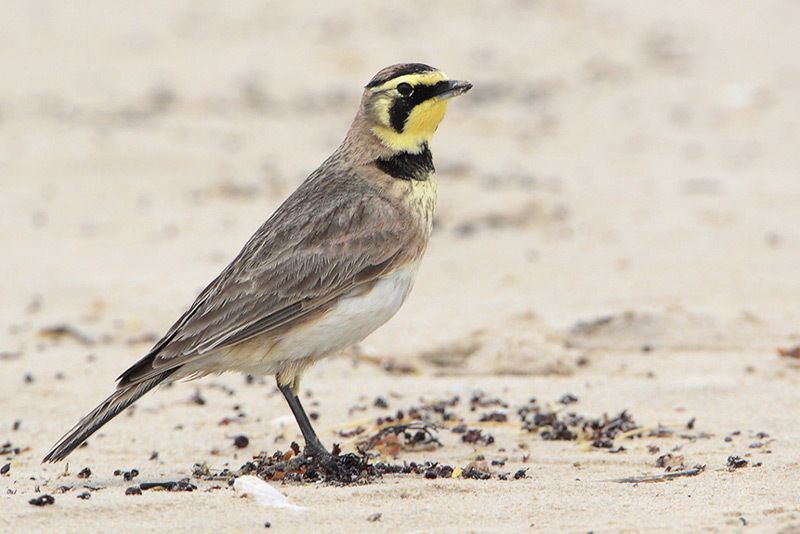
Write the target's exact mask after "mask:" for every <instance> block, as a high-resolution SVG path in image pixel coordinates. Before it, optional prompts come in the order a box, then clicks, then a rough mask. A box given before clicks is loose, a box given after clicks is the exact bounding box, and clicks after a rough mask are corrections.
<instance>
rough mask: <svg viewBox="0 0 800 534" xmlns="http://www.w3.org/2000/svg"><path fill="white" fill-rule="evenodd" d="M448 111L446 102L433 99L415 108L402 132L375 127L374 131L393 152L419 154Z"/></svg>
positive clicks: (386, 127)
mask: <svg viewBox="0 0 800 534" xmlns="http://www.w3.org/2000/svg"><path fill="white" fill-rule="evenodd" d="M446 110H447V101H446V100H437V99H436V98H432V99H430V100H426V101H425V102H423V103H421V104H419V105H417V106H415V107H414V109H413V110H412V111H411V114H410V115H409V116H408V119H407V120H406V125H405V128H404V129H403V131H402V132H398V131H396V130H395V129H394V128H392V127H391V126H374V127H373V128H372V131H373V132H374V133H375V135H377V136H378V138H379V139H380V140H381V142H382V143H383V144H384V145H386V146H387V147H389V148H391V149H392V150H397V151H403V152H412V153H414V152H419V151H420V150H422V145H423V144H425V143H428V142H430V140H431V138H432V137H433V134H434V133H435V132H436V128H438V127H439V123H440V122H442V119H443V118H444V114H445V111H446ZM387 116H388V112H387ZM387 122H388V121H387Z"/></svg>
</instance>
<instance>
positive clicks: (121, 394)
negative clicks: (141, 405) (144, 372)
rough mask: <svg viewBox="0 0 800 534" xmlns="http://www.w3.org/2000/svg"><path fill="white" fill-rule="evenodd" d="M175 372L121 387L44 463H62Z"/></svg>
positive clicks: (65, 438)
mask: <svg viewBox="0 0 800 534" xmlns="http://www.w3.org/2000/svg"><path fill="white" fill-rule="evenodd" d="M174 371H175V370H174V369H170V370H169V371H165V372H164V373H162V374H160V375H156V376H154V377H152V378H149V379H147V380H143V381H141V382H138V383H134V384H127V385H124V386H120V387H118V388H117V390H116V391H115V392H114V393H112V394H111V395H110V396H109V397H108V398H107V399H106V400H104V401H103V402H102V403H100V405H99V406H98V407H97V408H95V409H94V410H92V411H91V413H89V414H88V415H86V416H85V417H84V418H83V419H81V420H80V421H79V422H78V424H77V425H75V426H74V427H73V428H72V430H70V431H69V432H67V433H66V434H65V435H64V436H63V437H62V438H61V439H60V440H58V443H56V444H55V445H53V448H52V449H50V452H48V453H47V456H45V457H44V460H42V463H44V462H60V461H61V460H63V459H64V458H66V457H67V456H68V455H69V454H70V453H71V452H72V451H74V450H75V449H76V448H78V447H79V446H80V445H81V443H83V442H84V441H86V440H87V439H88V438H89V436H91V435H92V434H94V433H95V432H96V431H97V430H98V429H99V428H100V427H102V426H103V425H104V424H106V423H107V422H109V421H110V420H111V419H113V418H114V417H115V416H116V415H117V414H118V413H120V412H121V411H122V410H124V409H125V408H127V407H128V406H130V405H131V404H133V403H134V402H136V401H137V400H138V399H139V398H140V397H141V396H142V395H144V394H145V393H147V392H148V391H150V390H151V389H153V388H154V387H156V386H157V385H158V384H160V383H161V382H163V381H164V380H165V379H166V378H168V377H169V375H171V374H172V373H173V372H174Z"/></svg>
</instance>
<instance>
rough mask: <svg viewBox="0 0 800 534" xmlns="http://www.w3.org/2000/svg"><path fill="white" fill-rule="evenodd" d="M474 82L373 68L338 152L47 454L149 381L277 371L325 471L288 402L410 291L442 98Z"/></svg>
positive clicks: (60, 449) (69, 443)
mask: <svg viewBox="0 0 800 534" xmlns="http://www.w3.org/2000/svg"><path fill="white" fill-rule="evenodd" d="M471 88H472V84H471V83H469V82H466V81H460V80H452V79H450V78H449V77H448V76H447V75H446V74H444V73H443V72H442V71H440V70H439V69H436V68H434V67H431V66H428V65H425V64H422V63H400V64H396V65H392V66H389V67H386V68H384V69H382V70H380V71H379V72H378V73H377V74H376V75H375V76H374V77H373V78H372V79H371V80H370V82H369V83H367V85H366V86H365V87H364V91H363V94H362V97H361V102H360V106H359V108H358V111H357V113H356V116H355V118H354V119H353V122H352V124H351V126H350V129H349V131H348V133H347V135H346V136H345V138H344V141H342V143H341V144H340V145H339V147H338V148H337V149H336V150H335V151H334V152H333V153H332V154H331V155H330V156H329V157H328V158H327V159H326V160H325V161H324V162H323V163H322V164H321V165H320V166H319V167H318V168H317V169H316V170H315V171H314V172H312V173H311V174H310V175H309V176H308V178H306V179H305V180H304V181H303V182H302V183H301V184H300V186H299V187H298V188H297V189H296V190H295V191H294V192H293V193H292V194H291V195H290V196H289V197H288V198H287V199H286V200H285V201H284V202H283V203H282V204H281V205H280V206H279V207H278V209H277V210H276V211H275V212H274V213H273V214H272V215H271V216H270V217H269V218H268V219H267V221H266V222H265V223H264V224H263V225H262V226H261V227H260V228H258V230H257V231H256V232H255V234H253V236H252V237H251V238H250V239H249V240H248V241H247V242H246V243H245V245H244V247H243V248H242V250H241V251H240V252H239V254H238V255H237V256H236V257H235V258H234V259H233V260H232V261H231V262H230V264H228V265H227V267H225V268H224V269H223V271H222V272H221V273H220V274H219V275H218V276H217V277H216V278H215V279H214V280H213V281H212V282H211V283H210V284H208V286H206V287H205V289H203V291H201V292H200V294H199V295H198V297H197V298H196V300H195V301H194V303H193V304H192V305H191V306H190V307H189V309H188V310H187V311H186V312H185V313H184V314H183V315H181V316H180V318H179V319H178V320H177V321H176V322H175V323H174V324H173V325H172V327H171V328H169V330H168V331H167V332H166V334H165V335H164V336H163V337H162V338H161V339H160V340H159V341H158V342H156V343H155V345H154V346H153V347H152V349H151V350H150V351H149V352H148V353H147V354H146V355H145V356H143V357H142V358H141V359H140V360H138V361H137V362H136V363H134V364H133V365H132V366H131V367H129V368H128V369H127V370H126V371H125V372H123V373H122V374H121V375H120V376H119V378H118V379H117V386H116V390H115V391H114V392H113V393H112V394H111V395H110V396H109V397H108V398H106V399H105V400H104V401H103V402H101V403H100V404H99V405H98V406H97V407H96V408H95V409H94V410H92V411H91V412H90V413H89V414H87V415H86V416H85V417H83V418H82V419H81V420H80V421H79V422H78V423H77V424H76V425H75V426H74V427H73V428H72V429H71V430H69V431H68V432H67V433H66V434H65V435H64V436H63V437H62V438H61V439H60V440H59V441H58V442H57V443H56V444H55V445H54V446H53V447H52V449H51V450H50V451H49V452H48V453H47V454H46V456H45V457H44V459H43V463H46V462H58V461H61V460H63V459H65V458H66V457H67V456H68V455H69V454H70V453H71V452H72V451H73V450H75V449H76V448H77V447H78V446H80V445H81V444H82V443H83V442H84V441H86V439H88V438H89V437H90V436H91V435H92V434H93V433H94V432H96V431H97V430H98V429H99V428H100V427H102V426H103V425H104V424H106V423H107V422H108V421H110V420H111V419H112V418H113V417H115V416H116V415H117V414H119V413H120V412H122V411H123V410H125V409H126V408H128V407H129V406H131V405H132V404H133V403H134V402H136V401H137V400H138V399H139V398H141V397H142V396H143V395H144V394H145V393H147V392H148V391H150V390H152V389H153V388H155V387H156V386H158V385H162V384H167V383H170V382H174V381H177V380H184V379H195V378H200V377H203V376H206V375H210V374H221V373H224V372H228V371H238V372H241V373H247V374H254V375H261V376H270V375H273V376H274V377H275V380H276V384H277V387H278V389H279V390H280V391H281V393H282V394H283V396H284V397H285V399H286V402H287V403H288V405H289V408H290V410H291V412H292V413H293V415H294V418H295V419H296V421H297V425H298V426H299V428H300V431H301V433H302V435H303V439H304V442H305V448H304V451H303V454H304V455H305V457H306V458H310V459H312V460H315V461H317V462H319V465H321V466H323V467H325V466H327V467H329V468H335V457H334V455H333V454H332V453H331V452H329V451H328V450H327V449H326V448H325V446H324V445H323V444H322V442H321V440H320V439H319V437H318V436H317V434H316V432H315V430H314V428H313V426H312V424H311V421H310V420H309V418H308V415H307V414H306V412H305V409H304V408H303V405H302V404H301V402H300V399H299V397H298V392H299V387H300V380H301V378H302V375H303V373H304V372H305V371H306V370H307V369H308V368H309V367H310V366H311V365H312V364H314V363H315V362H317V361H319V360H320V359H322V358H324V357H326V356H329V355H331V354H334V353H336V352H337V351H340V350H342V349H344V348H346V347H348V346H350V345H353V344H355V343H358V342H360V341H361V340H363V339H364V338H365V337H367V336H368V335H369V334H370V333H372V332H373V331H374V330H376V329H377V328H378V327H380V326H382V325H383V324H384V323H385V322H386V321H388V320H389V319H390V318H391V317H392V316H393V315H394V314H395V313H396V312H397V311H398V310H399V309H400V307H401V305H402V304H403V302H404V301H405V299H406V297H407V296H408V295H409V292H410V291H411V288H412V286H413V284H414V280H415V277H416V274H417V270H418V268H419V265H420V260H421V258H422V256H423V255H424V253H425V250H426V248H427V244H428V240H429V238H430V235H431V231H432V227H433V214H434V209H435V205H436V197H437V177H436V171H435V168H434V165H433V156H432V154H431V149H430V144H431V139H432V137H433V134H434V133H435V132H436V130H437V128H438V126H439V124H440V122H441V121H442V119H443V118H444V115H445V110H446V108H447V105H448V103H449V102H450V100H451V99H452V98H453V97H456V96H458V95H461V94H464V93H466V92H467V91H469V90H470V89H471Z"/></svg>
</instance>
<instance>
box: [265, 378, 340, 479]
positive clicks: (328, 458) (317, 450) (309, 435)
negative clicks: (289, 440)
mask: <svg viewBox="0 0 800 534" xmlns="http://www.w3.org/2000/svg"><path fill="white" fill-rule="evenodd" d="M278 389H280V390H281V393H283V396H284V397H285V398H286V402H287V403H288V404H289V408H291V409H292V413H293V414H294V418H295V420H297V425H298V426H299V427H300V432H302V433H303V439H304V440H305V442H306V447H305V451H304V452H305V455H306V456H311V457H313V458H314V460H316V461H317V462H319V463H320V464H322V465H323V466H325V465H326V464H328V465H331V464H332V463H335V462H334V460H333V455H332V454H331V453H330V452H328V450H327V449H326V448H325V446H324V445H323V444H322V442H321V441H320V440H319V438H318V437H317V433H316V432H314V427H312V426H311V421H310V420H309V419H308V415H307V414H306V411H305V410H304V409H303V405H302V404H300V399H299V398H297V395H296V394H295V392H294V391H293V390H292V387H291V385H290V384H286V385H281V383H280V382H278Z"/></svg>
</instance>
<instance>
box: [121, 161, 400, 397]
mask: <svg viewBox="0 0 800 534" xmlns="http://www.w3.org/2000/svg"><path fill="white" fill-rule="evenodd" d="M357 180H358V179H357V178H354V177H347V176H334V177H320V178H318V179H313V177H312V178H311V179H309V180H307V181H306V182H305V183H304V184H303V185H302V186H301V187H300V188H299V189H298V190H297V191H295V193H294V194H292V196H290V197H289V198H288V199H287V200H286V202H284V203H283V205H282V206H281V207H280V208H278V210H277V211H276V212H275V213H274V214H273V216H272V217H270V219H269V220H268V221H267V222H266V223H264V225H263V226H262V227H261V228H260V229H259V230H258V231H257V232H256V233H255V234H254V235H253V237H252V238H250V240H249V241H248V242H247V244H246V245H245V246H244V248H243V249H242V251H241V252H240V253H239V255H238V256H237V257H236V258H235V259H234V260H233V261H232V262H231V263H230V264H229V265H228V266H227V267H226V268H225V270H224V271H223V272H222V273H221V274H220V275H219V276H218V277H217V278H216V279H215V280H214V281H213V282H211V284H209V285H208V287H206V288H205V289H204V290H203V291H202V293H201V294H200V295H199V296H198V297H197V300H195V302H194V304H192V306H191V307H190V308H189V310H188V311H187V312H186V313H184V315H183V316H182V317H181V318H180V319H179V320H178V321H177V322H176V323H175V324H174V325H173V326H172V328H170V330H169V331H168V332H167V334H166V335H165V336H164V337H163V338H162V339H161V340H160V341H159V342H158V343H156V345H155V346H154V347H153V349H152V350H151V351H150V352H149V353H148V354H147V355H146V356H145V357H144V358H142V359H141V360H140V361H139V362H137V363H136V364H135V365H134V366H132V367H131V368H130V369H128V370H127V371H126V372H125V373H123V374H122V376H120V386H123V385H127V384H131V383H134V382H138V381H141V380H146V379H147V378H148V377H149V376H152V375H153V374H155V373H162V372H164V371H165V370H167V369H171V368H175V367H178V366H180V365H183V364H185V363H186V362H188V361H190V360H192V359H194V358H196V357H198V356H201V355H203V354H206V353H208V352H209V351H212V350H215V349H220V348H223V347H227V346H231V345H234V344H236V343H240V342H242V341H245V340H247V339H250V338H252V337H254V336H257V335H260V334H263V333H266V332H269V331H270V330H272V329H275V328H277V327H279V326H281V325H285V324H286V323H288V322H290V321H295V320H298V319H300V318H302V317H303V316H305V315H306V314H308V313H310V312H312V311H314V310H316V309H318V308H319V307H320V306H324V305H325V304H327V303H329V302H330V301H331V300H332V299H335V298H336V297H338V296H340V295H341V294H343V293H345V292H347V291H348V290H350V289H352V288H353V287H355V286H357V285H359V284H362V283H367V282H370V281H372V280H374V279H375V278H377V277H378V276H380V275H381V274H382V273H383V272H385V271H386V270H387V269H390V268H391V266H392V264H393V263H394V262H395V261H398V259H399V258H400V255H401V252H400V251H401V250H404V248H405V247H404V245H405V244H406V243H408V240H409V238H411V237H412V235H411V234H412V232H413V231H414V230H413V228H410V227H409V225H406V224H404V221H405V219H406V217H404V214H403V213H401V212H400V211H399V210H400V208H399V207H398V206H397V205H395V204H394V203H392V202H391V201H389V200H388V199H386V198H384V197H382V196H381V195H380V194H379V193H378V191H376V190H372V189H370V188H368V187H357V184H358V181H357ZM356 192H357V193H356ZM354 194H357V196H358V198H357V199H356V200H354V198H353V195H354ZM412 226H413V225H412Z"/></svg>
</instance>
